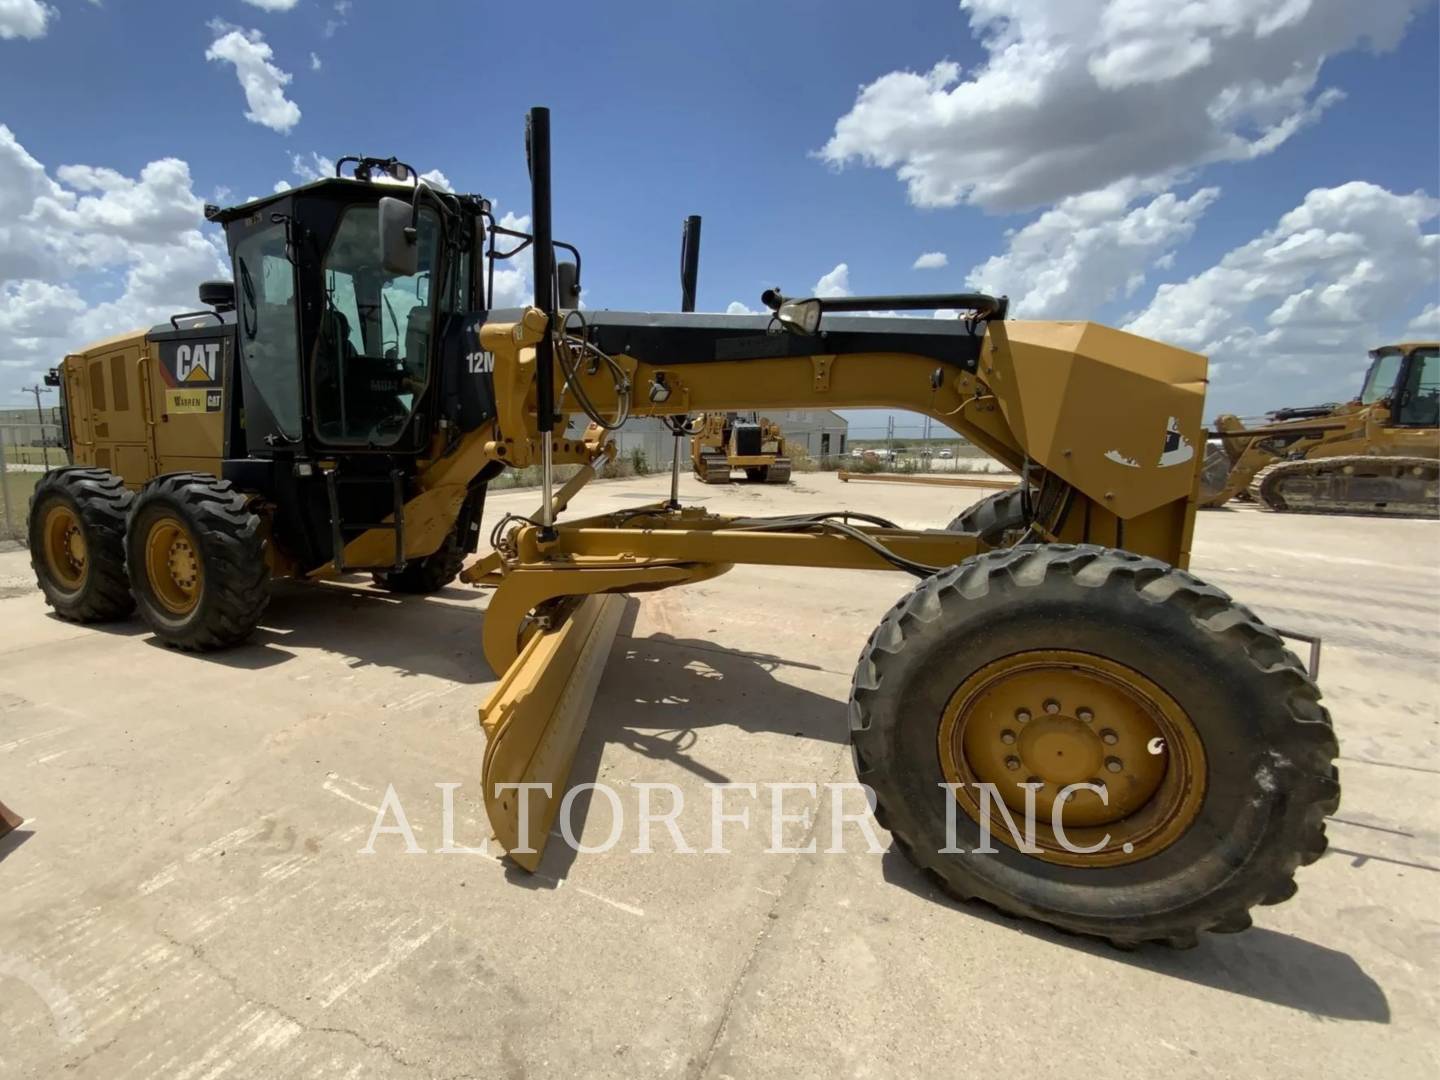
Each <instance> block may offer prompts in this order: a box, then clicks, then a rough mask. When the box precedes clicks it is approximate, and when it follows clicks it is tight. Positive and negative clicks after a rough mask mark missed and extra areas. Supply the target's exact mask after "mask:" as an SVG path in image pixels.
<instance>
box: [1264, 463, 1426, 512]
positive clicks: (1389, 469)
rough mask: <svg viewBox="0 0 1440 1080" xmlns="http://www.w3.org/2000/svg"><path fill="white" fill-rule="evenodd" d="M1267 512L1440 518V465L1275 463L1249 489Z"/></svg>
mask: <svg viewBox="0 0 1440 1080" xmlns="http://www.w3.org/2000/svg"><path fill="white" fill-rule="evenodd" d="M1250 495H1251V497H1252V498H1253V499H1254V500H1255V501H1256V502H1257V503H1259V504H1260V505H1261V506H1262V507H1264V508H1265V509H1267V510H1275V511H1280V512H1285V513H1292V514H1374V515H1381V516H1386V517H1440V461H1435V460H1432V459H1428V458H1413V457H1372V456H1354V457H1333V458H1312V459H1310V460H1308V461H1283V462H1279V463H1277V464H1275V465H1271V466H1269V467H1267V468H1266V469H1264V470H1263V471H1262V472H1261V473H1260V474H1259V475H1257V476H1256V478H1255V480H1254V482H1253V483H1252V484H1251V485H1250Z"/></svg>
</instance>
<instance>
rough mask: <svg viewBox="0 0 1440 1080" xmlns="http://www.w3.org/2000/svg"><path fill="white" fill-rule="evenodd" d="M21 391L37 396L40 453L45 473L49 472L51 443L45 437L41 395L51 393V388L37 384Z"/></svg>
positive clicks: (36, 412)
mask: <svg viewBox="0 0 1440 1080" xmlns="http://www.w3.org/2000/svg"><path fill="white" fill-rule="evenodd" d="M20 389H21V390H22V391H24V392H25V393H27V394H34V395H35V419H36V420H38V421H39V422H40V453H41V455H42V457H43V459H44V461H45V471H46V472H49V471H50V443H49V441H48V440H47V439H46V437H45V410H44V409H43V408H41V406H40V395H41V394H48V393H50V390H51V387H48V386H41V385H40V384H39V383H36V384H35V385H34V386H22V387H21V388H20Z"/></svg>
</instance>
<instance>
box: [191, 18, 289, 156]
mask: <svg viewBox="0 0 1440 1080" xmlns="http://www.w3.org/2000/svg"><path fill="white" fill-rule="evenodd" d="M210 29H211V30H212V31H214V32H215V34H216V35H217V36H216V38H215V40H214V41H213V42H211V44H210V47H209V48H208V49H206V50H205V59H207V60H218V61H221V62H222V63H227V64H233V65H234V67H235V77H236V78H237V79H239V80H240V86H241V88H242V89H243V90H244V91H245V104H246V105H247V106H249V107H248V108H247V109H246V111H245V119H246V120H249V121H250V122H251V123H253V124H261V125H263V126H265V127H268V128H269V129H270V130H271V131H278V132H279V133H280V134H282V135H284V134H287V133H288V132H289V131H290V129H291V128H293V127H294V126H295V125H296V124H298V123H299V122H300V106H298V105H296V104H295V103H294V102H293V101H291V100H290V99H289V98H287V97H286V96H285V87H286V86H287V85H288V84H289V82H290V80H291V78H292V76H291V75H290V74H289V73H288V72H285V71H281V70H280V69H279V68H278V67H276V66H275V65H274V64H273V63H271V61H272V60H273V59H274V57H275V53H274V50H272V49H271V48H270V46H269V45H267V44H266V43H265V36H264V35H263V34H261V33H260V31H259V30H242V29H240V28H239V27H237V26H230V25H229V24H228V23H224V22H221V21H219V20H215V21H214V22H212V23H211V24H210Z"/></svg>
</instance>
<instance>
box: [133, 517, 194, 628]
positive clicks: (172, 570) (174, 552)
mask: <svg viewBox="0 0 1440 1080" xmlns="http://www.w3.org/2000/svg"><path fill="white" fill-rule="evenodd" d="M145 577H146V580H147V581H148V582H149V583H150V591H151V593H152V594H153V595H154V597H155V599H156V600H158V601H159V602H160V606H161V607H163V608H164V609H165V611H166V612H167V613H168V614H171V615H177V616H183V615H188V614H190V612H192V611H194V610H195V605H196V604H197V603H199V602H200V591H201V589H202V588H203V586H204V584H205V570H204V567H202V566H201V564H200V555H199V553H198V552H197V551H196V548H195V541H194V538H193V537H191V535H190V530H189V529H187V528H186V527H185V526H184V525H183V524H182V523H181V522H180V521H179V520H178V519H176V518H173V517H168V516H167V517H162V518H157V519H156V520H155V521H153V522H151V524H150V529H149V531H148V532H147V533H146V534H145Z"/></svg>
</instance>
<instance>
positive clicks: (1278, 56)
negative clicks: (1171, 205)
mask: <svg viewBox="0 0 1440 1080" xmlns="http://www.w3.org/2000/svg"><path fill="white" fill-rule="evenodd" d="M1426 2H1427V0H1370V2H1368V3H1363V4H1362V3H1357V2H1355V0H1186V2H1185V3H1178V2H1177V0H1087V2H1083V3H1079V2H1075V0H962V2H961V8H962V10H964V11H966V12H967V13H968V17H969V21H970V28H971V30H972V32H973V33H974V34H975V35H977V36H978V37H979V38H980V40H981V44H982V46H983V47H984V49H985V51H986V53H987V57H986V59H985V61H984V62H983V63H982V64H981V65H979V67H977V68H975V69H973V70H972V71H970V72H963V71H962V69H961V67H960V65H959V64H956V63H954V62H952V61H949V60H944V61H941V62H940V63H937V64H936V65H935V66H934V67H932V68H931V69H930V70H929V71H926V72H921V73H917V72H913V71H894V72H891V73H889V74H887V75H882V76H881V77H880V78H878V79H876V80H875V81H874V82H871V83H870V84H868V85H866V86H864V87H862V88H861V90H860V92H859V95H858V97H857V99H856V101H855V104H854V106H853V107H852V108H851V110H850V111H849V112H848V113H846V114H845V115H844V116H842V117H841V118H840V119H839V120H838V121H837V122H836V124H835V132H834V135H833V136H832V137H831V139H830V140H829V141H828V142H827V143H826V144H825V146H824V147H823V148H822V150H821V151H820V156H821V157H823V158H824V159H825V160H826V161H829V162H830V163H831V164H833V165H836V166H840V165H844V164H846V163H848V162H852V161H860V162H863V163H865V164H867V165H873V166H878V167H880V168H886V169H894V170H895V173H896V175H897V176H898V177H899V179H901V180H903V181H904V182H905V183H906V185H907V187H908V191H909V196H910V200H911V201H912V202H913V203H915V204H916V205H917V206H954V205H956V204H958V203H973V204H976V205H979V206H982V207H985V208H987V209H992V210H1015V209H1020V208H1024V207H1031V206H1039V205H1045V204H1049V203H1053V202H1055V201H1057V200H1060V199H1063V198H1065V197H1066V196H1069V195H1076V194H1080V193H1083V192H1087V191H1094V190H1097V189H1100V188H1105V187H1107V186H1109V185H1110V184H1113V183H1115V182H1117V181H1121V180H1126V179H1134V180H1137V181H1140V182H1141V183H1143V184H1144V185H1145V186H1146V188H1147V189H1148V190H1150V191H1152V192H1159V191H1163V190H1165V189H1166V188H1167V187H1169V186H1170V185H1171V184H1172V183H1173V182H1174V180H1175V178H1176V177H1177V176H1178V175H1180V174H1183V173H1185V172H1186V171H1188V170H1191V169H1194V168H1196V167H1198V166H1201V165H1204V164H1206V163H1209V162H1218V161H1242V160H1246V159H1249V158H1253V157H1257V156H1260V155H1262V154H1266V153H1269V152H1270V151H1272V150H1274V149H1275V148H1276V147H1277V146H1279V145H1280V144H1281V143H1283V142H1284V141H1285V140H1286V139H1288V138H1289V137H1290V136H1291V135H1293V134H1294V133H1295V132H1296V131H1297V130H1299V129H1300V128H1301V127H1303V126H1304V125H1305V124H1307V123H1309V122H1311V121H1312V120H1313V119H1314V118H1315V117H1316V116H1318V115H1319V113H1320V112H1321V111H1322V110H1323V109H1324V108H1325V107H1326V106H1328V105H1329V104H1331V103H1332V102H1333V101H1335V100H1336V99H1337V98H1338V96H1339V94H1338V92H1337V91H1331V90H1324V89H1321V88H1320V87H1319V76H1320V70H1321V66H1322V64H1323V63H1324V61H1325V59H1326V58H1327V57H1330V56H1332V55H1335V54H1336V53H1339V52H1343V51H1346V50H1349V49H1353V48H1355V47H1357V46H1358V45H1360V44H1361V43H1368V44H1369V45H1370V46H1371V47H1372V48H1375V49H1386V48H1390V47H1392V46H1393V45H1394V44H1395V42H1396V41H1397V40H1398V39H1399V37H1400V35H1401V34H1402V33H1403V31H1404V28H1405V25H1406V23H1407V21H1408V20H1409V17H1410V15H1411V13H1412V12H1413V11H1414V10H1415V9H1416V8H1418V7H1419V6H1421V5H1422V4H1423V3H1426Z"/></svg>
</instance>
